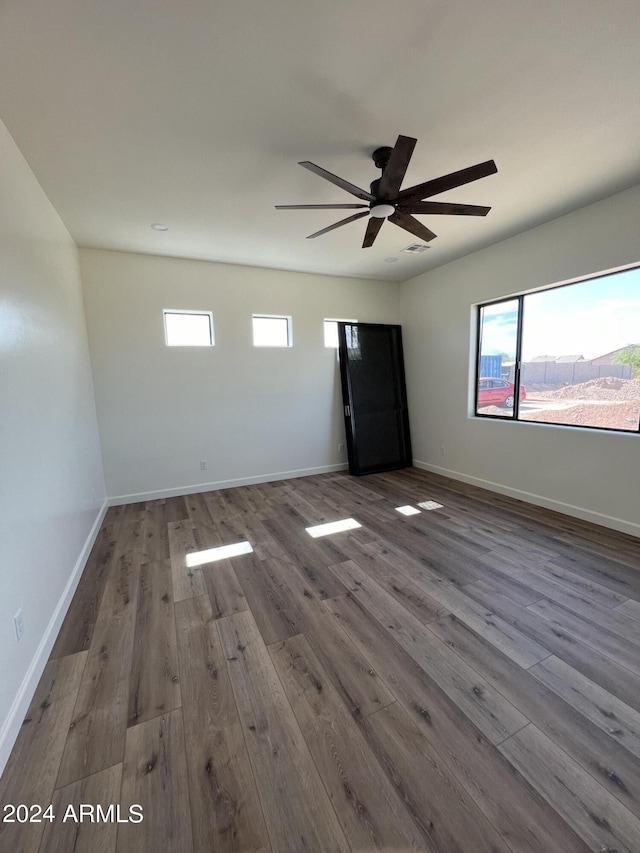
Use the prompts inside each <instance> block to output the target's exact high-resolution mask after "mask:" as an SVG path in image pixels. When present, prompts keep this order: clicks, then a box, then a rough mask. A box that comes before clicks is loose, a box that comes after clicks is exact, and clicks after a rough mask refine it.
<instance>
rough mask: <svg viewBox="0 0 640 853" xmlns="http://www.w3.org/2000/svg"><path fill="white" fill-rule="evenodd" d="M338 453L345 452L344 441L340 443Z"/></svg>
mask: <svg viewBox="0 0 640 853" xmlns="http://www.w3.org/2000/svg"><path fill="white" fill-rule="evenodd" d="M338 453H344V444H342V442H341V443H340V444H339V445H338Z"/></svg>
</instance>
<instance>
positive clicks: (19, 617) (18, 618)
mask: <svg viewBox="0 0 640 853" xmlns="http://www.w3.org/2000/svg"><path fill="white" fill-rule="evenodd" d="M13 626H14V628H15V629H16V639H17V640H18V642H20V640H21V639H22V636H23V634H24V614H23V612H22V610H18V612H17V613H16V615H15V616H14V617H13Z"/></svg>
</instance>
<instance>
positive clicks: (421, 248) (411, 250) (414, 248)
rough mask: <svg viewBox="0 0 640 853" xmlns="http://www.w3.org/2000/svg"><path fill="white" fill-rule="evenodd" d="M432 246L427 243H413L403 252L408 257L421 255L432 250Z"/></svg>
mask: <svg viewBox="0 0 640 853" xmlns="http://www.w3.org/2000/svg"><path fill="white" fill-rule="evenodd" d="M430 248H431V247H430V246H427V245H426V244H425V243H412V244H411V245H410V246H407V248H406V249H403V250H402V251H403V252H406V253H407V254H408V255H419V254H420V253H421V252H426V251H427V249H430Z"/></svg>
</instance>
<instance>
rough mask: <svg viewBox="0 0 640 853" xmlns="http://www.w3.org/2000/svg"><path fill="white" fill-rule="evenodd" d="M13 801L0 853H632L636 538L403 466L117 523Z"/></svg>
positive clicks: (7, 776)
mask: <svg viewBox="0 0 640 853" xmlns="http://www.w3.org/2000/svg"><path fill="white" fill-rule="evenodd" d="M425 500H435V501H437V502H438V503H440V504H442V508H441V509H438V510H434V511H423V512H421V513H420V514H419V515H415V516H402V515H400V514H399V513H397V512H395V507H396V506H400V505H404V504H407V503H410V504H413V505H416V504H417V503H418V502H421V501H425ZM346 517H353V518H355V519H356V520H358V521H359V522H360V523H361V524H362V526H361V527H360V528H358V529H355V530H351V531H347V532H343V533H338V534H335V535H333V536H329V537H327V538H321V539H312V538H311V537H309V535H308V534H307V533H306V531H305V529H304V528H305V527H307V526H311V525H316V524H322V523H324V522H328V521H335V520H338V519H340V518H346ZM241 541H247V542H249V543H250V544H251V546H252V548H253V552H252V553H248V554H243V555H240V556H237V557H233V558H228V559H225V560H221V561H219V562H209V563H203V564H202V565H200V566H195V567H192V568H190V567H189V566H187V562H186V555H187V554H191V553H194V552H197V551H203V550H207V549H210V548H215V547H217V546H219V545H228V544H233V543H236V542H241ZM19 803H22V804H26V805H39V806H41V807H42V809H43V810H44V809H46V807H47V806H48V805H49V804H50V803H51V804H52V811H53V812H54V813H55V820H53V821H52V822H49V821H47V820H45V821H43V822H39V823H37V822H30V823H19V822H15V823H8V822H3V823H0V850H1V851H2V853H4V851H7V853H9V851H11V853H14V851H16V853H67V851H69V853H72V851H75V853H82V851H91V853H160V851H162V853H205V851H206V853H209V851H213V852H214V853H249V851H252V853H258V851H261V853H332V851H333V853H342V851H358V853H365V851H373V850H381V851H387V853H408V851H428V853H556V851H558V853H560V851H562V853H586V851H593V853H602V851H607V853H640V540H638V539H634V538H633V537H630V536H625V535H623V534H618V533H615V532H614V531H611V530H607V529H604V528H599V527H596V526H593V525H590V524H588V523H587V522H582V521H579V520H575V519H571V518H568V517H566V516H562V515H559V514H557V513H552V512H549V511H547V510H543V509H540V508H538V507H533V506H531V505H528V504H524V503H521V502H518V501H515V500H512V499H510V498H507V497H503V496H500V495H496V494H492V493H490V492H486V491H483V490H481V489H478V488H475V487H472V486H468V485H465V484H463V483H459V482H456V481H453V480H448V479H445V478H442V477H439V476H436V475H432V474H427V473H425V472H423V471H419V470H417V469H414V468H408V469H406V470H404V471H398V472H391V473H387V474H378V475H371V476H368V477H365V478H353V477H349V476H347V475H346V474H341V473H339V474H323V475H318V476H315V477H307V478H302V479H299V480H285V481H280V482H274V483H264V484H260V485H255V486H245V487H241V488H237V489H228V490H224V491H219V492H211V493H207V494H195V495H188V496H186V497H184V498H180V497H178V498H171V499H167V500H159V501H149V502H147V503H142V504H132V505H129V506H123V507H117V508H112V509H110V510H109V512H108V513H107V516H106V518H105V522H104V525H103V527H102V530H101V531H100V534H99V536H98V538H97V540H96V544H95V547H94V549H93V551H92V553H91V556H90V558H89V561H88V563H87V566H86V569H85V571H84V573H83V576H82V578H81V581H80V584H79V585H78V588H77V591H76V594H75V597H74V599H73V602H72V604H71V607H70V610H69V613H68V614H67V617H66V619H65V621H64V624H63V626H62V629H61V631H60V634H59V637H58V639H57V641H56V643H55V646H54V649H53V653H52V656H51V660H50V661H49V663H48V665H47V667H46V670H45V672H44V675H43V677H42V680H41V683H40V685H39V687H38V690H37V692H36V695H35V697H34V700H33V702H32V705H31V707H30V709H29V712H28V714H27V717H26V719H25V722H24V725H23V727H22V731H21V733H20V736H19V738H18V741H17V743H16V746H15V748H14V750H13V753H12V756H11V758H10V760H9V763H8V765H7V768H6V770H5V773H4V774H3V776H2V779H1V780H0V805H1V806H2V807H4V806H5V805H7V804H14V805H18V804H19ZM82 804H84V808H85V816H84V819H83V821H82V823H79V822H77V821H76V820H75V818H74V815H79V813H80V807H81V805H82ZM112 805H113V807H114V808H113V809H112V811H111V813H109V811H108V809H109V806H112ZM97 806H100V807H101V809H100V811H97ZM116 806H118V807H119V810H118V811H116V810H115V807H116ZM133 806H140V807H141V809H142V814H143V818H142V820H141V821H139V822H134V821H133V820H128V818H130V817H131V816H132V815H133V816H134V817H136V819H137V815H136V812H135V810H133V811H130V809H132V807H133ZM69 810H71V815H70V816H68V818H67V820H66V821H65V820H63V817H64V815H65V814H67V815H69ZM101 815H102V816H103V817H102V818H101V819H100V820H96V816H97V817H98V818H100V816H101ZM4 816H5V817H6V812H5V813H4ZM104 816H106V820H105V819H104ZM109 816H110V819H109ZM117 817H119V818H120V820H119V821H118V820H117ZM92 818H93V819H92Z"/></svg>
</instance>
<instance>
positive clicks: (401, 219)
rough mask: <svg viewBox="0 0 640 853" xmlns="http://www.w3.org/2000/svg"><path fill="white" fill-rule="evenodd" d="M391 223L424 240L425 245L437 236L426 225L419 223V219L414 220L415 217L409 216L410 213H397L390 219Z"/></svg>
mask: <svg viewBox="0 0 640 853" xmlns="http://www.w3.org/2000/svg"><path fill="white" fill-rule="evenodd" d="M389 222H393V224H394V225H397V226H398V227H399V228H404V230H405V231H408V232H409V233H410V234H414V235H415V236H416V237H419V238H420V239H421V240H424V242H425V243H428V242H429V240H433V238H434V237H436V236H437V235H436V234H434V233H433V231H430V230H429V229H428V228H427V226H426V225H423V224H422V222H418V220H417V219H414V218H413V216H409V214H408V213H399V212H398V211H396V212H395V213H392V214H391V216H390V217H389Z"/></svg>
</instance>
